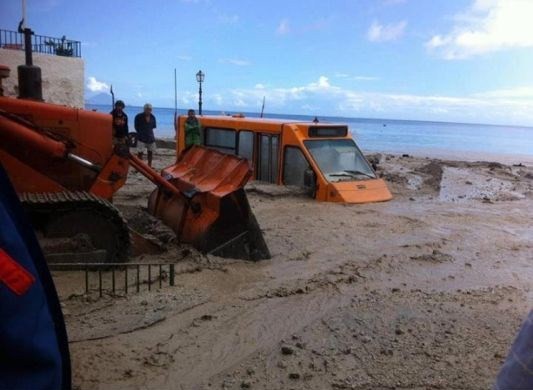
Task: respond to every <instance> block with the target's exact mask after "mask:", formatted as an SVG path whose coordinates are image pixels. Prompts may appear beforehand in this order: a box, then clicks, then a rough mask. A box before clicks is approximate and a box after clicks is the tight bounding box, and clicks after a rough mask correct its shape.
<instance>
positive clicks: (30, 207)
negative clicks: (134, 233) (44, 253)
mask: <svg viewBox="0 0 533 390" xmlns="http://www.w3.org/2000/svg"><path fill="white" fill-rule="evenodd" d="M19 198H20V200H21V202H22V205H23V207H24V209H25V210H26V211H27V213H28V214H29V215H30V218H31V219H32V222H33V223H34V226H35V228H36V230H41V231H43V232H44V233H45V235H46V230H47V228H49V227H50V226H52V224H54V223H55V224H56V226H55V230H57V229H59V233H58V232H57V231H56V234H58V235H61V233H64V236H65V237H69V236H70V235H71V234H73V233H74V232H84V233H86V234H88V235H89V236H90V237H91V239H93V242H94V243H95V244H96V246H98V245H99V244H101V243H102V242H104V241H105V245H106V248H105V249H106V250H107V251H108V252H109V253H108V256H107V262H121V261H125V260H126V259H127V257H128V254H129V251H130V245H131V239H130V234H129V230H128V224H127V221H126V220H125V219H124V217H123V216H122V214H121V212H120V211H119V210H118V209H117V208H116V207H115V206H113V204H111V203H110V202H108V201H107V200H105V199H102V198H99V197H97V196H95V195H93V194H91V193H89V192H85V191H72V192H71V191H65V192H58V193H22V194H19ZM61 218H63V219H65V220H66V221H69V223H66V224H65V225H67V226H60V222H61ZM43 221H44V222H43ZM94 221H97V224H93V223H92V222H94ZM58 226H59V227H58ZM102 226H104V227H105V228H106V229H99V227H102ZM61 229H63V230H62V231H61ZM84 229H86V231H85V230H84ZM110 232H112V237H110V234H109V233H110ZM106 233H107V234H106Z"/></svg>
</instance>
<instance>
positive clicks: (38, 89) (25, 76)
mask: <svg viewBox="0 0 533 390" xmlns="http://www.w3.org/2000/svg"><path fill="white" fill-rule="evenodd" d="M19 32H20V33H22V34H24V53H25V54H26V64H24V65H19V66H18V68H17V70H18V82H19V97H20V98H22V99H32V100H40V101H42V100H43V86H42V79H41V68H39V67H38V66H34V65H33V56H32V45H31V36H32V35H33V31H32V30H31V29H29V28H24V29H23V28H22V22H21V24H20V25H19Z"/></svg>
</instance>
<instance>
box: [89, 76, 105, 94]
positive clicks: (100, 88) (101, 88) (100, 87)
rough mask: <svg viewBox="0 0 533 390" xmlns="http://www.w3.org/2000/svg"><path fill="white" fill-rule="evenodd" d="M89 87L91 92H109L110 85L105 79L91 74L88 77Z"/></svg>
mask: <svg viewBox="0 0 533 390" xmlns="http://www.w3.org/2000/svg"><path fill="white" fill-rule="evenodd" d="M86 87H87V89H88V90H89V91H91V92H108V91H109V85H108V84H107V83H104V82H103V81H98V80H96V77H93V76H90V77H89V78H88V79H87V85H86Z"/></svg>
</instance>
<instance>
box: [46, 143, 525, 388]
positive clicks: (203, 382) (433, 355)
mask: <svg viewBox="0 0 533 390" xmlns="http://www.w3.org/2000/svg"><path fill="white" fill-rule="evenodd" d="M375 157H376V158H377V159H379V168H380V172H381V173H382V174H383V175H384V177H386V178H387V179H388V181H389V182H390V186H391V189H392V191H393V193H394V195H395V198H394V200H393V201H391V202H387V203H380V204H369V205H337V204H328V203H318V202H315V201H312V200H310V199H307V198H305V197H302V196H297V195H294V194H293V193H292V192H291V191H286V190H282V191H280V189H279V188H276V187H272V186H268V185H257V184H255V185H253V186H251V187H250V189H249V198H250V202H251V204H252V207H253V209H254V211H255V213H256V215H257V218H258V220H259V222H260V224H261V227H262V228H263V230H264V232H265V236H266V239H267V242H268V245H269V247H270V249H271V252H272V254H273V258H272V260H269V261H263V262H260V263H249V262H243V261H235V260H228V259H220V258H215V257H204V256H201V255H199V254H198V253H196V252H195V251H194V250H188V249H184V248H181V247H178V246H176V245H175V244H174V243H172V240H170V241H169V237H168V235H167V233H166V232H165V231H164V228H162V227H161V226H159V225H158V224H157V223H154V222H153V221H151V220H150V219H148V218H147V217H145V216H144V214H143V212H142V207H144V206H145V199H146V197H147V194H148V193H149V192H150V190H151V186H150V185H149V183H147V182H146V181H145V180H144V179H143V178H142V177H141V176H140V175H138V174H132V175H131V176H130V180H129V184H128V186H127V187H126V188H124V189H123V190H121V192H120V193H119V194H118V196H117V197H116V203H117V204H118V205H119V206H120V207H121V208H122V209H123V211H124V212H125V214H126V216H127V217H129V218H130V219H132V220H135V223H137V224H138V225H141V226H144V227H145V228H146V229H147V230H150V231H151V233H152V234H153V235H154V236H156V237H159V238H161V241H162V242H164V243H165V244H164V245H165V246H166V247H167V251H166V252H165V253H162V254H161V255H151V256H146V255H145V256H143V257H142V258H141V259H137V260H140V261H164V262H173V261H177V260H179V265H178V271H179V272H180V273H181V274H180V275H179V276H178V279H177V280H178V286H177V287H174V288H171V287H164V288H163V289H161V290H159V289H157V290H155V291H152V292H146V291H145V292H141V293H140V294H136V293H133V294H130V295H128V296H127V297H119V298H114V299H113V298H111V297H109V296H106V297H104V298H103V299H96V297H95V296H94V295H91V296H89V297H86V296H79V295H76V294H74V295H70V294H71V293H72V292H74V291H76V288H79V286H80V285H81V283H80V282H81V279H80V276H79V275H76V274H74V273H68V274H65V273H61V274H56V280H57V281H58V286H59V290H60V292H62V295H63V297H64V299H63V304H64V306H65V310H66V313H67V316H66V318H67V322H68V327H69V334H70V338H71V340H72V341H71V350H72V360H73V366H74V383H75V386H76V388H79V389H99V388H101V389H121V388H125V389H126V388H128V389H136V388H138V389H143V388H149V389H209V388H214V389H224V388H225V389H241V388H251V389H487V388H489V387H490V385H491V383H492V381H493V378H494V376H495V374H496V372H497V370H498V368H499V366H500V364H501V362H502V360H503V358H504V356H505V354H506V351H507V348H508V346H509V343H510V341H511V340H512V339H513V337H514V334H515V332H516V330H517V328H518V326H519V325H520V322H521V319H522V318H523V317H524V316H525V314H526V313H527V310H528V309H529V308H530V307H531V305H532V302H533V300H532V298H533V294H532V293H531V291H530V289H531V287H532V282H531V281H532V280H533V266H532V264H533V231H532V229H531V220H532V218H533V169H532V168H531V167H524V166H517V167H513V166H507V165H501V164H497V163H470V162H458V161H442V160H429V159H424V158H413V157H395V156H388V155H387V156H385V155H382V156H375ZM171 160H172V156H171V155H169V154H165V155H162V156H159V158H158V160H157V165H158V167H162V166H164V165H166V164H168V163H170V162H171Z"/></svg>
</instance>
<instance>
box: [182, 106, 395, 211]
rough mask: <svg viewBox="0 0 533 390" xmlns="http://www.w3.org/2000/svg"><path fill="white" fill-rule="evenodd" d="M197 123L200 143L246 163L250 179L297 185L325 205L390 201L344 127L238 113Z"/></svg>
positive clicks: (183, 125)
mask: <svg viewBox="0 0 533 390" xmlns="http://www.w3.org/2000/svg"><path fill="white" fill-rule="evenodd" d="M186 119H187V117H186V116H180V117H179V118H178V120H177V122H176V127H177V130H178V131H177V137H176V140H177V143H176V149H177V152H178V155H179V154H180V153H181V152H182V151H183V150H184V149H185V148H186V145H185V121H186ZM200 123H201V128H202V130H201V133H202V134H201V139H202V144H203V145H205V146H208V147H210V148H215V149H217V150H220V151H222V152H224V153H228V154H233V155H237V156H241V157H244V158H246V159H248V161H250V162H251V163H252V168H253V178H254V179H255V180H260V181H265V182H270V183H274V184H280V185H287V186H297V187H301V188H304V189H305V190H306V192H307V193H308V194H309V195H310V196H311V197H313V198H315V199H317V200H320V201H326V202H344V203H368V202H381V201H387V200H390V199H392V195H391V193H390V191H389V189H388V188H387V184H386V183H385V181H384V180H383V179H381V178H378V177H377V175H376V173H375V171H374V170H373V169H372V166H371V164H369V162H368V161H367V160H366V158H365V157H364V155H363V153H362V152H361V150H360V149H359V147H358V146H357V144H356V143H355V141H354V140H353V139H352V137H351V136H350V134H349V132H348V126H346V125H342V124H333V123H326V122H324V123H320V122H317V121H313V122H297V121H291V120H282V119H264V118H252V117H249V118H247V117H245V116H243V115H234V116H202V117H201V118H200Z"/></svg>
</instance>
